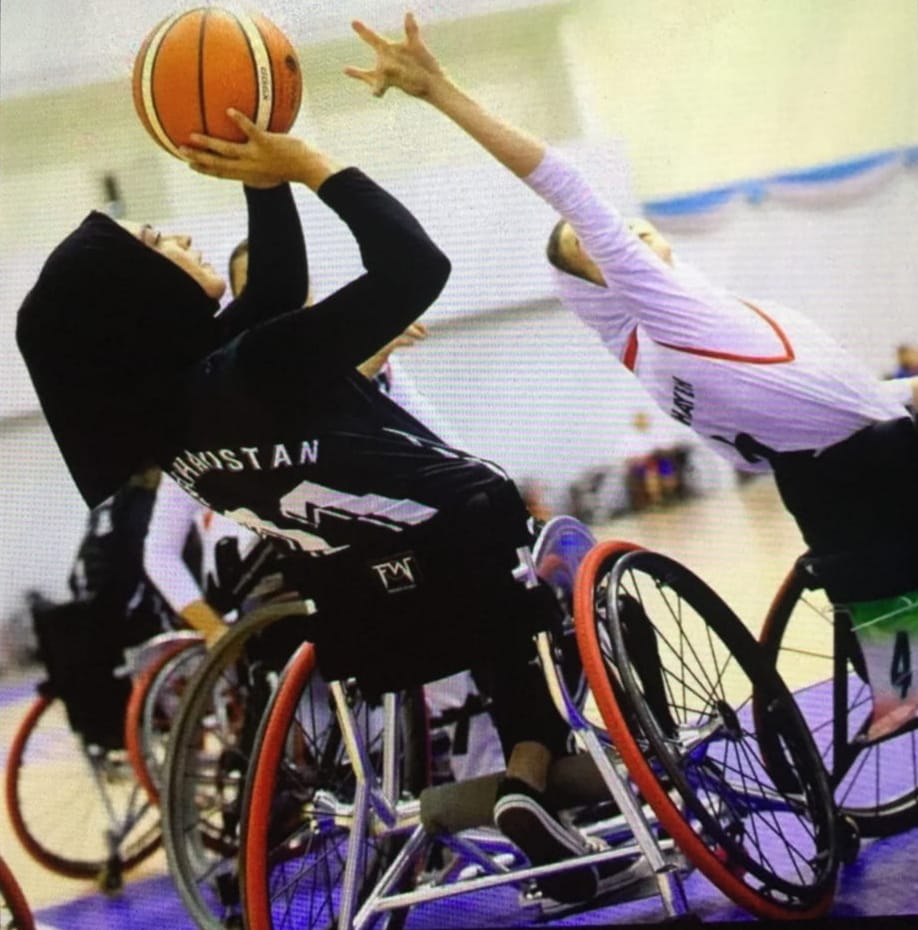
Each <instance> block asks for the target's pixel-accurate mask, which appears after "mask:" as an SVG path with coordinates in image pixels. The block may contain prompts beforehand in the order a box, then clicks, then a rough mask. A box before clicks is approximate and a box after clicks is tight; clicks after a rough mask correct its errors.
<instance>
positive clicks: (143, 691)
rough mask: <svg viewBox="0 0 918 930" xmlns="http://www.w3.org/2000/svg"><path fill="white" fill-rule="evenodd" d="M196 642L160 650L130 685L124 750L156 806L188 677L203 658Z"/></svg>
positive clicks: (185, 642) (182, 641)
mask: <svg viewBox="0 0 918 930" xmlns="http://www.w3.org/2000/svg"><path fill="white" fill-rule="evenodd" d="M206 651H207V650H206V648H205V646H204V645H203V643H202V642H201V641H200V640H196V639H182V640H178V641H176V642H174V643H170V644H169V646H168V647H167V648H166V649H164V650H163V652H162V654H161V655H159V656H157V658H155V659H154V660H153V661H152V662H151V663H150V664H149V665H148V666H147V667H146V668H145V669H144V670H143V671H142V672H141V673H140V675H138V676H137V678H136V680H135V681H134V684H133V687H132V688H131V696H130V698H129V700H128V706H127V713H126V714H125V721H124V746H125V749H127V753H128V758H129V759H130V760H131V765H132V766H133V767H134V774H135V775H136V776H137V780H138V781H139V782H140V784H141V785H143V788H144V790H145V791H146V792H147V795H148V796H149V798H150V800H151V801H153V803H154V804H159V796H160V789H161V786H162V780H163V772H164V768H165V764H166V747H167V745H168V741H169V733H170V730H171V728H172V723H173V721H174V720H175V717H176V714H178V708H179V702H180V700H181V697H182V692H183V691H184V689H185V687H186V685H187V684H188V680H189V678H190V676H191V675H192V674H193V673H194V671H195V669H197V667H198V666H199V665H200V663H201V661H202V660H203V658H204V656H205V654H206Z"/></svg>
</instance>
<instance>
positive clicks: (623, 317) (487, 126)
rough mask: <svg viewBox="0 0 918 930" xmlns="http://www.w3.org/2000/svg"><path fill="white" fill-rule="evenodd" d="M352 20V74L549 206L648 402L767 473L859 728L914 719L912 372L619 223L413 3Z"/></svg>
mask: <svg viewBox="0 0 918 930" xmlns="http://www.w3.org/2000/svg"><path fill="white" fill-rule="evenodd" d="M354 29H355V31H356V32H357V33H358V35H359V36H360V37H361V38H362V39H363V40H364V41H365V42H366V43H367V44H368V45H370V47H371V48H372V49H373V50H374V51H375V53H376V56H377V57H376V62H375V65H374V66H373V67H372V68H369V69H364V68H356V67H351V68H348V69H346V73H347V74H348V75H350V76H351V77H354V78H357V79H359V80H361V81H363V82H364V83H366V84H368V85H369V86H370V87H371V88H372V89H373V92H374V94H375V95H376V96H382V94H384V93H385V91H386V90H387V89H388V88H389V87H397V88H399V89H401V90H403V91H404V92H405V93H407V94H409V95H411V96H415V97H418V98H420V99H423V100H426V101H427V102H428V103H430V104H431V105H432V106H434V107H435V108H436V109H438V110H440V111H441V112H442V113H443V114H444V115H446V116H447V117H449V118H450V119H451V120H453V121H454V122H455V123H456V124H457V125H458V126H460V127H461V128H462V129H464V130H465V131H466V132H467V133H468V134H469V135H471V136H472V137H473V138H474V139H475V140H476V141H478V142H479V143H480V144H481V145H482V146H483V147H484V148H485V149H486V150H487V151H488V152H490V153H491V154H492V155H493V156H494V157H495V158H496V159H497V160H498V161H500V162H501V163H502V164H503V165H505V166H506V167H507V168H508V169H510V170H511V171H512V172H513V173H514V174H516V175H517V176H518V177H520V178H521V179H522V180H523V181H524V182H525V183H526V184H527V185H529V186H530V187H531V188H532V189H533V190H534V191H535V192H536V193H537V194H538V195H539V196H541V197H542V198H543V199H544V200H545V201H546V202H547V203H549V204H550V205H551V206H552V207H554V209H555V210H556V211H557V212H558V213H559V214H560V215H561V217H562V219H561V220H560V222H559V223H558V224H557V226H556V227H555V229H554V231H553V232H552V236H551V238H550V240H549V247H548V257H549V260H550V261H551V262H552V264H553V265H554V267H555V269H556V276H557V285H558V291H559V296H560V298H561V300H562V302H563V303H564V304H565V305H566V306H567V307H568V308H569V309H570V310H572V311H573V312H574V313H575V314H576V315H577V316H579V317H580V318H581V320H583V322H584V323H586V324H587V325H588V326H590V327H591V328H593V329H594V330H595V331H596V332H597V334H598V335H599V337H600V339H601V340H602V342H603V343H604V345H605V346H606V348H607V349H608V350H609V351H610V353H611V354H613V355H614V356H615V357H616V358H617V359H618V360H619V361H620V362H621V363H622V364H623V365H625V366H626V367H627V368H628V369H629V370H631V371H632V372H633V373H634V374H635V375H636V376H637V378H638V379H639V380H640V381H641V383H642V384H643V385H644V387H645V388H646V389H647V390H648V391H649V392H650V394H651V395H652V396H653V397H654V399H655V400H656V401H657V403H658V404H659V405H660V407H661V408H662V409H663V410H664V411H666V412H667V413H669V414H670V415H671V416H672V417H673V418H674V419H676V420H679V421H680V422H681V423H684V424H686V425H687V426H690V427H691V428H692V429H693V430H694V431H695V432H696V433H697V434H698V435H699V436H700V438H701V439H702V441H703V442H705V443H706V444H707V445H709V446H710V447H711V448H713V449H714V450H716V451H717V452H718V453H720V454H721V455H722V456H723V457H725V458H727V459H728V460H729V461H731V462H732V463H734V464H735V465H737V466H738V467H740V468H745V469H748V470H758V471H766V470H769V469H772V470H773V471H774V473H775V477H776V479H777V483H778V487H779V490H780V491H781V494H782V497H783V499H784V502H785V504H786V506H787V507H788V509H789V510H790V512H791V513H792V514H793V515H794V517H795V519H796V520H797V522H798V525H799V526H800V529H801V531H802V533H803V536H804V539H805V540H806V542H807V544H808V545H809V547H810V551H811V553H812V555H813V556H814V557H815V559H817V560H818V564H819V566H820V577H821V579H822V580H823V581H824V583H825V586H826V589H827V591H828V593H829V595H830V597H831V598H832V600H833V601H834V602H835V603H837V604H845V605H846V606H847V607H848V608H849V610H850V613H851V614H852V616H853V617H854V622H855V626H856V627H858V628H861V627H863V629H859V641H860V643H861V647H862V649H863V651H864V653H865V659H866V663H867V668H868V674H869V677H870V680H871V685H872V688H873V692H874V719H873V722H872V726H871V730H870V734H869V735H870V736H871V737H879V736H881V735H883V734H884V733H885V732H888V731H889V730H890V729H893V728H895V727H896V726H898V725H899V724H901V723H902V722H903V721H904V720H907V719H909V718H910V717H911V716H913V715H914V714H915V712H916V711H918V676H915V681H914V684H913V680H912V675H911V674H910V667H911V662H910V653H909V654H908V655H902V654H901V652H902V645H903V642H905V644H906V650H907V651H908V650H910V646H909V645H908V640H909V637H911V639H912V640H913V641H916V642H918V543H916V542H915V541H914V540H913V539H912V538H911V537H912V536H914V531H913V527H914V526H915V525H918V523H916V520H918V494H916V493H915V492H913V491H912V487H913V485H914V483H915V482H914V475H915V474H916V468H918V431H916V429H915V425H914V422H913V421H912V419H911V417H910V416H909V415H908V411H907V405H910V404H913V403H914V401H915V393H914V392H915V389H916V387H915V386H916V382H915V381H908V380H904V381H903V380H900V381H888V382H883V381H881V380H880V379H879V378H877V377H875V376H874V375H873V374H872V373H871V372H870V371H869V370H868V369H867V368H866V367H865V366H864V365H863V364H862V363H861V362H860V361H858V360H857V359H856V358H854V357H853V356H852V355H851V354H849V353H848V352H846V351H845V350H844V349H842V348H841V347H840V346H839V345H838V344H837V343H836V342H835V341H834V340H833V339H832V338H831V337H829V336H828V335H827V334H826V333H824V332H823V331H822V330H821V329H820V328H819V327H818V326H816V325H815V324H813V323H812V322H811V321H809V320H808V319H807V318H806V317H804V316H802V315H801V314H799V313H797V312H795V311H793V310H790V309H788V308H786V307H783V306H780V305H778V304H775V303H772V302H760V301H754V300H748V299H744V298H742V297H740V296H737V295H734V294H732V293H730V292H729V291H727V290H725V289H724V288H721V287H718V286H716V285H714V284H712V283H711V282H710V281H708V280H707V278H705V277H704V275H703V274H702V273H700V272H699V271H698V270H697V269H695V268H693V267H692V266H690V265H687V264H685V263H684V262H682V261H680V260H679V259H678V258H677V257H676V256H675V255H674V254H673V251H672V248H671V247H670V245H669V243H668V242H667V241H666V240H665V239H664V238H663V237H662V236H661V235H660V234H659V232H658V231H657V230H656V229H655V228H654V227H653V226H652V225H651V224H649V223H647V222H646V221H643V220H639V221H635V222H632V223H629V222H627V221H625V220H624V219H623V218H622V217H621V216H620V215H619V214H618V212H617V211H616V210H615V209H614V208H613V207H611V206H609V205H607V204H605V203H603V202H602V200H601V199H600V198H598V197H597V196H596V195H595V194H594V193H593V191H592V190H591V189H590V187H589V185H588V184H587V182H586V180H585V179H584V178H583V176H582V175H581V174H580V173H579V172H578V171H577V170H576V169H575V168H574V167H573V166H571V165H569V164H568V163H566V162H565V161H564V159H563V158H561V156H560V155H559V154H558V153H557V152H555V151H553V150H552V149H551V148H549V147H548V146H547V145H546V144H544V143H543V142H541V141H539V140H538V139H535V138H533V137H531V136H529V135H528V134H526V133H524V132H522V131H520V130H518V129H516V128H514V127H513V126H510V125H508V124H507V123H505V122H503V121H502V120H499V119H497V118H496V117H494V116H492V115H491V114H490V113H488V112H487V111H486V110H485V109H484V108H483V107H482V106H481V105H480V104H479V103H477V102H476V101H475V100H473V99H472V98H470V97H469V96H468V95H467V94H465V93H464V92H463V91H462V90H461V89H460V88H459V87H458V86H457V85H456V84H455V83H454V82H453V81H452V80H451V79H450V78H449V76H448V75H447V74H446V73H445V72H444V71H443V70H442V68H441V67H440V65H439V63H438V62H437V60H436V58H435V57H434V56H433V55H432V54H431V52H430V50H429V49H428V48H427V47H426V45H425V44H424V42H423V40H422V39H421V36H420V32H419V30H418V26H417V23H416V21H415V20H414V18H413V16H412V15H411V14H408V15H407V16H406V19H405V39H404V41H401V42H390V41H388V40H386V39H384V38H383V37H381V36H379V35H378V34H376V33H375V32H373V31H372V30H371V29H369V28H368V27H367V26H366V25H364V24H363V23H360V22H356V23H355V24H354ZM880 630H885V632H884V633H883V634H882V635H878V633H879V631H880ZM868 631H869V632H868ZM903 635H904V636H905V640H903ZM903 670H907V671H905V673H904V674H903Z"/></svg>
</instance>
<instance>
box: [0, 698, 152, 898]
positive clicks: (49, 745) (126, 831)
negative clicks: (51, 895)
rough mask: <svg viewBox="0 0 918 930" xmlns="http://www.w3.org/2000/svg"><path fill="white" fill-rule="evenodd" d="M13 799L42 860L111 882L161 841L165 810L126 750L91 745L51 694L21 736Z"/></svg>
mask: <svg viewBox="0 0 918 930" xmlns="http://www.w3.org/2000/svg"><path fill="white" fill-rule="evenodd" d="M6 802H7V809H8V812H9V817H10V822H11V824H12V826H13V830H14V832H15V833H16V836H17V837H18V838H19V840H20V841H21V842H22V845H23V846H24V847H25V848H26V849H27V850H28V852H29V853H30V854H31V855H32V856H33V857H34V858H35V859H36V860H37V861H38V862H40V863H41V864H42V865H44V866H45V867H46V868H48V869H50V870H51V871H52V872H56V873H58V874H59V875H65V876H68V877H70V878H95V879H98V880H99V881H100V883H101V884H102V885H103V887H104V888H105V889H106V890H113V889H116V888H118V887H120V884H121V874H122V872H124V871H126V870H128V869H131V868H133V867H134V866H135V865H137V864H138V863H139V862H141V861H142V860H143V859H145V858H146V857H147V856H149V855H150V854H151V853H153V852H154V851H155V850H156V848H157V847H158V846H159V842H160V825H159V812H158V811H157V810H156V807H155V805H152V804H151V803H150V801H149V799H148V798H147V797H146V793H145V792H144V791H143V789H142V788H141V787H140V785H139V784H138V782H137V780H136V778H135V777H134V773H133V770H132V769H131V766H130V763H129V762H128V761H127V758H126V756H125V753H124V752H123V751H120V750H106V749H103V748H102V747H99V746H94V745H89V746H85V745H84V744H83V741H82V740H81V739H80V737H79V736H77V735H76V734H74V733H73V731H72V730H71V729H70V725H69V723H68V721H67V714H66V711H65V709H64V705H63V702H62V701H60V700H58V699H57V698H55V697H54V696H53V695H50V694H42V695H40V696H39V697H38V698H37V699H36V700H35V702H34V703H33V704H32V706H31V707H30V708H29V710H28V712H27V713H26V716H25V718H24V719H23V721H22V723H21V724H20V726H19V729H18V731H17V732H16V734H15V736H14V737H13V743H12V746H11V747H10V752H9V757H8V759H7V766H6Z"/></svg>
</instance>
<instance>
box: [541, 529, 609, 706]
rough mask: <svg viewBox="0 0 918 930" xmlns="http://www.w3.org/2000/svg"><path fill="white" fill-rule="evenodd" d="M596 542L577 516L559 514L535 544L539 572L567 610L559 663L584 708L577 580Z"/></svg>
mask: <svg viewBox="0 0 918 930" xmlns="http://www.w3.org/2000/svg"><path fill="white" fill-rule="evenodd" d="M595 543H596V537H595V536H594V535H593V533H592V531H591V530H590V528H589V527H588V526H586V525H585V524H583V523H581V522H580V521H579V520H577V519H575V518H574V517H568V516H559V517H553V518H552V519H551V520H549V521H548V522H547V523H546V524H545V526H544V527H543V528H542V531H541V532H540V533H539V537H538V539H537V540H536V542H535V544H534V545H533V547H532V559H533V562H534V563H535V568H536V574H537V575H538V576H539V578H541V579H542V581H544V582H547V583H548V584H549V585H550V586H551V588H552V590H553V591H554V592H555V596H556V597H557V598H558V603H559V604H560V605H561V608H562V610H563V612H564V619H563V621H562V623H563V628H562V630H561V638H560V642H559V646H558V653H559V655H558V659H559V665H560V668H561V673H562V675H563V676H564V683H565V685H566V686H567V690H568V693H569V694H570V696H571V698H572V699H573V701H574V703H575V704H576V705H577V706H578V707H581V708H582V707H583V703H584V700H585V698H586V693H587V683H586V678H585V676H584V674H583V666H582V665H581V662H580V655H579V653H578V651H577V639H576V636H575V634H574V582H575V580H576V577H577V569H578V567H579V566H580V563H581V562H582V561H583V558H584V556H585V555H586V554H587V553H588V552H589V551H590V549H592V548H593V546H594V545H595Z"/></svg>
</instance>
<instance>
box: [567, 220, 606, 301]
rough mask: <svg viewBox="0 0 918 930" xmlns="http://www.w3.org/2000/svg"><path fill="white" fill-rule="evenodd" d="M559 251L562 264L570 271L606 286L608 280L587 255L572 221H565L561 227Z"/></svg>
mask: <svg viewBox="0 0 918 930" xmlns="http://www.w3.org/2000/svg"><path fill="white" fill-rule="evenodd" d="M558 252H559V255H560V259H561V264H562V265H563V266H564V267H565V268H567V269H568V270H569V271H571V272H572V273H574V274H579V275H581V276H582V277H584V278H586V279H587V280H588V281H592V282H593V283H594V284H599V285H602V286H603V287H605V284H606V282H605V280H604V279H603V276H602V274H601V272H600V271H599V268H598V266H597V265H596V262H594V261H593V259H592V258H590V256H589V255H587V253H586V250H585V249H584V248H583V246H582V245H581V244H580V237H579V236H578V235H577V233H575V232H574V229H573V227H572V226H571V224H570V223H565V224H564V225H563V226H562V227H561V236H560V238H559V240H558Z"/></svg>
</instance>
